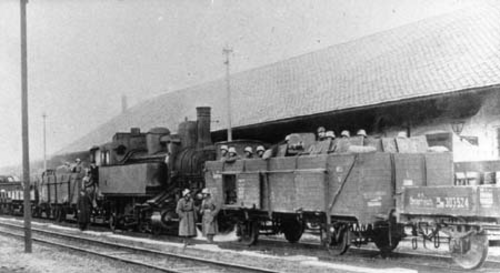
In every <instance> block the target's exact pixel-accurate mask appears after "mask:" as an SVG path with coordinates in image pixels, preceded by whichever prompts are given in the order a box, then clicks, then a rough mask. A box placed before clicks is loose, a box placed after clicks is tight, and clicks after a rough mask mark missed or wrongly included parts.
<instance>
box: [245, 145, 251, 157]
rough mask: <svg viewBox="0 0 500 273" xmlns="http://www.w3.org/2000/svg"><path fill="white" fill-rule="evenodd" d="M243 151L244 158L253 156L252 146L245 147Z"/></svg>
mask: <svg viewBox="0 0 500 273" xmlns="http://www.w3.org/2000/svg"><path fill="white" fill-rule="evenodd" d="M244 152H245V158H252V157H253V151H252V147H250V146H247V147H245V150H244Z"/></svg>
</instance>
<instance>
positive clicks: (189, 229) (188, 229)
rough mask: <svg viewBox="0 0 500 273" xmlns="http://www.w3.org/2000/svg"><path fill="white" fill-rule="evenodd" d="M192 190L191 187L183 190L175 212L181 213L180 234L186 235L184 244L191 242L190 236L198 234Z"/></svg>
mask: <svg viewBox="0 0 500 273" xmlns="http://www.w3.org/2000/svg"><path fill="white" fill-rule="evenodd" d="M194 210H195V207H194V202H193V199H192V198H191V192H190V191H189V189H184V190H183V191H182V197H181V198H180V199H179V201H178V202H177V208H176V209H175V212H176V213H177V214H178V215H179V218H180V221H179V236H180V237H184V246H187V245H188V244H189V242H188V238H192V237H195V236H196V218H195V217H196V213H195V211H194Z"/></svg>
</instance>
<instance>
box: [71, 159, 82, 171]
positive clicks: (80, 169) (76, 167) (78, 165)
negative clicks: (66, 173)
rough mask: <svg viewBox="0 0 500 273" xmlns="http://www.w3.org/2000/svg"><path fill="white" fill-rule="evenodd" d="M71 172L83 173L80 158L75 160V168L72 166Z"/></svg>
mask: <svg viewBox="0 0 500 273" xmlns="http://www.w3.org/2000/svg"><path fill="white" fill-rule="evenodd" d="M71 172H74V173H81V172H82V161H81V160H80V158H77V159H76V160H75V163H74V164H73V166H71Z"/></svg>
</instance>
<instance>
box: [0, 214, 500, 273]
mask: <svg viewBox="0 0 500 273" xmlns="http://www.w3.org/2000/svg"><path fill="white" fill-rule="evenodd" d="M15 218H17V217H15ZM2 226H4V227H9V228H10V227H12V226H14V227H13V228H19V229H21V228H22V227H21V226H20V225H16V224H6V223H0V227H2ZM65 226H72V227H74V225H65ZM98 230H100V229H98ZM34 232H35V233H44V234H50V235H51V236H58V237H59V236H66V237H69V238H71V240H79V241H81V240H87V239H85V238H80V237H77V236H75V235H66V234H60V233H56V232H51V231H45V230H40V229H34ZM0 233H3V231H0ZM18 235H19V234H18ZM123 235H125V236H130V237H131V238H136V237H140V238H142V237H143V236H144V235H143V234H142V233H136V232H124V233H123ZM19 236H22V235H19ZM158 238H160V239H163V240H167V241H170V240H174V241H179V240H178V238H177V237H171V236H160V237H158ZM36 239H37V240H38V238H36ZM191 242H192V243H194V244H198V243H199V240H195V239H193V240H192V241H191ZM94 243H97V244H107V245H116V246H117V247H116V249H114V250H112V251H111V250H106V251H102V252H104V254H108V255H110V256H112V257H108V258H110V259H115V260H121V259H120V258H123V257H124V255H128V254H129V253H131V252H135V251H137V249H139V251H142V250H145V251H146V253H147V254H144V255H150V256H151V255H159V256H162V257H163V255H168V256H172V255H171V254H167V253H163V252H159V251H155V250H151V249H144V248H137V247H131V246H129V245H124V242H121V243H118V244H114V243H107V242H102V241H97V242H94ZM55 245H57V244H55ZM218 245H219V246H220V247H222V248H228V249H243V250H247V251H248V250H250V249H249V248H248V246H247V245H245V244H242V243H239V242H236V241H230V242H220V243H218ZM61 247H66V248H67V247H68V246H67V245H66V244H64V245H61ZM80 248H81V247H78V248H77V249H74V250H76V251H84V252H88V251H87V250H88V249H83V250H82V249H80ZM123 248H125V249H126V250H125V251H124V250H123ZM251 250H252V251H256V252H259V251H264V252H268V253H269V251H270V254H271V255H284V256H294V255H297V256H304V255H308V256H315V257H317V258H318V259H319V260H320V261H325V262H327V263H341V264H346V265H360V260H365V262H366V264H365V265H363V266H366V267H370V266H377V267H378V266H382V267H383V266H391V265H393V264H395V265H398V266H403V267H404V268H412V269H417V270H419V271H420V270H424V269H425V271H426V272H444V271H446V272H464V270H463V269H461V268H459V267H458V266H456V265H453V262H452V260H451V258H450V257H449V255H442V254H435V253H423V252H406V251H401V250H399V251H395V252H393V253H392V254H391V255H390V258H389V260H382V259H376V260H374V259H373V258H374V257H377V256H379V255H380V253H379V251H378V250H376V249H370V248H366V247H361V248H351V249H350V250H349V252H348V255H343V256H332V255H330V254H329V253H328V252H326V251H325V249H324V247H322V246H320V245H319V244H318V243H311V242H299V243H295V244H290V243H288V242H286V241H285V240H284V239H280V238H273V237H261V238H260V239H259V244H257V245H254V246H252V247H251ZM90 253H92V252H90ZM93 254H95V255H99V256H103V255H100V254H99V253H97V254H96V253H93ZM116 256H118V257H116ZM173 256H174V257H175V256H176V255H175V254H174V255H173ZM181 256H183V255H181ZM104 257H107V256H105V255H104ZM491 258H492V257H490V258H489V259H488V260H487V261H486V262H485V264H484V266H483V268H482V270H481V272H483V273H484V272H497V271H496V270H497V269H498V268H500V260H493V259H491ZM148 260H149V256H148ZM198 260H199V259H198ZM162 261H163V263H164V262H165V259H163V260H162ZM125 262H128V263H134V261H131V259H130V258H129V257H127V258H126V259H125ZM139 262H140V261H139ZM203 262H205V260H203ZM179 264H180V262H179ZM184 264H185V263H184ZM217 264H223V265H221V266H222V267H224V265H225V263H221V262H217ZM138 265H139V266H143V265H142V264H141V263H138ZM144 266H148V267H149V268H154V269H157V270H162V269H159V268H161V266H158V268H157V267H155V265H152V264H146V265H144ZM179 268H180V270H179V271H173V270H172V269H168V271H164V272H192V271H196V270H201V271H198V272H221V271H215V270H214V271H211V269H210V268H209V267H204V266H203V265H202V266H192V271H189V268H190V267H189V266H183V267H179ZM232 268H234V270H233V271H230V270H229V271H228V270H226V271H222V272H276V271H272V270H266V269H264V270H263V269H257V270H254V268H251V269H250V270H248V267H246V266H239V265H237V267H232ZM186 270H187V271H186Z"/></svg>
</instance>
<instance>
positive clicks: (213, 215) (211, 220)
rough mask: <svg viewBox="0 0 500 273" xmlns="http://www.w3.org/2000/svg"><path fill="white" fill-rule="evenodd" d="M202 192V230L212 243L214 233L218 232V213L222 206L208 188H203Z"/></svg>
mask: <svg viewBox="0 0 500 273" xmlns="http://www.w3.org/2000/svg"><path fill="white" fill-rule="evenodd" d="M201 193H202V194H203V201H202V202H201V206H200V213H201V215H202V220H201V223H202V232H203V235H204V236H206V237H207V241H208V242H209V243H212V242H213V241H214V235H215V234H217V232H218V226H217V214H218V213H219V210H220V208H219V206H218V205H217V202H215V200H214V199H213V198H212V196H211V194H210V191H209V190H208V189H207V188H205V189H203V190H202V191H201Z"/></svg>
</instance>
